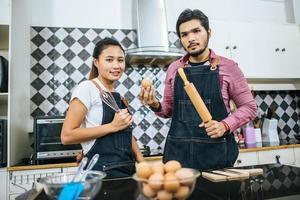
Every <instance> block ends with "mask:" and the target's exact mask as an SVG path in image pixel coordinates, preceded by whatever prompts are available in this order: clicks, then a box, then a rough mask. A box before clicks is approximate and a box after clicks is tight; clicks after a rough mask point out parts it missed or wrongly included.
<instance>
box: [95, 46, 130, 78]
mask: <svg viewBox="0 0 300 200" xmlns="http://www.w3.org/2000/svg"><path fill="white" fill-rule="evenodd" d="M94 64H95V66H96V67H97V68H98V72H99V78H100V79H101V80H103V81H105V82H110V83H112V82H114V81H116V80H119V78H120V77H121V76H122V74H123V72H124V70H125V54H124V52H123V51H122V49H121V48H120V47H119V46H117V45H109V46H108V47H107V48H106V49H104V50H103V51H102V52H101V54H100V55H99V57H98V58H97V59H94Z"/></svg>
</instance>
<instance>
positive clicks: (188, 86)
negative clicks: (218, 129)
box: [178, 68, 212, 123]
mask: <svg viewBox="0 0 300 200" xmlns="http://www.w3.org/2000/svg"><path fill="white" fill-rule="evenodd" d="M178 73H179V75H180V77H181V79H182V80H183V82H184V90H185V91H186V93H187V94H188V96H189V98H190V100H191V102H192V104H193V105H194V107H195V109H196V110H197V113H198V114H199V116H200V118H201V119H202V121H203V122H204V123H207V122H209V121H210V120H211V119H212V117H211V114H210V113H209V111H208V109H207V107H206V105H205V103H204V102H203V100H202V98H201V96H200V94H199V93H198V91H197V89H196V88H195V86H194V84H193V83H190V82H189V81H188V80H187V78H186V75H185V73H184V71H183V68H179V69H178Z"/></svg>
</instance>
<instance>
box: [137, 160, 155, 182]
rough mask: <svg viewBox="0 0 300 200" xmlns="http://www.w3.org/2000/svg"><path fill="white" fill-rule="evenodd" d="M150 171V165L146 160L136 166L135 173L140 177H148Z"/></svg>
mask: <svg viewBox="0 0 300 200" xmlns="http://www.w3.org/2000/svg"><path fill="white" fill-rule="evenodd" d="M152 173H153V172H152V169H151V167H150V165H149V164H148V163H146V162H140V163H139V164H138V165H137V167H136V174H137V176H138V177H140V178H148V177H149V176H150V175H151V174H152Z"/></svg>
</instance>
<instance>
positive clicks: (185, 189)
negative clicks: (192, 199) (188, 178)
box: [174, 186, 190, 199]
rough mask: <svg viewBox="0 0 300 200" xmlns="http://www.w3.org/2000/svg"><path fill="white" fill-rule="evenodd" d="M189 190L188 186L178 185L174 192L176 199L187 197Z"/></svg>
mask: <svg viewBox="0 0 300 200" xmlns="http://www.w3.org/2000/svg"><path fill="white" fill-rule="evenodd" d="M189 192H190V188H189V187H188V186H182V187H180V188H179V189H178V190H177V191H176V192H175V194H174V197H175V198H176V199H185V198H187V197H188V195H189Z"/></svg>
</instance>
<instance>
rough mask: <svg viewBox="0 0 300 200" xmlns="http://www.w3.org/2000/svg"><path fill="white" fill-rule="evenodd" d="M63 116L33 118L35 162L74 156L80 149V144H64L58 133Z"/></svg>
mask: <svg viewBox="0 0 300 200" xmlns="http://www.w3.org/2000/svg"><path fill="white" fill-rule="evenodd" d="M63 123H64V116H51V117H44V116H43V117H35V119H34V128H33V132H34V154H33V158H34V160H35V161H36V164H39V161H42V160H49V159H56V160H57V159H61V160H62V161H63V160H64V159H67V158H74V159H75V156H76V155H77V154H78V153H79V152H80V151H81V145H80V144H71V145H64V144H62V143H61V139H60V133H61V129H62V126H63Z"/></svg>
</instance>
